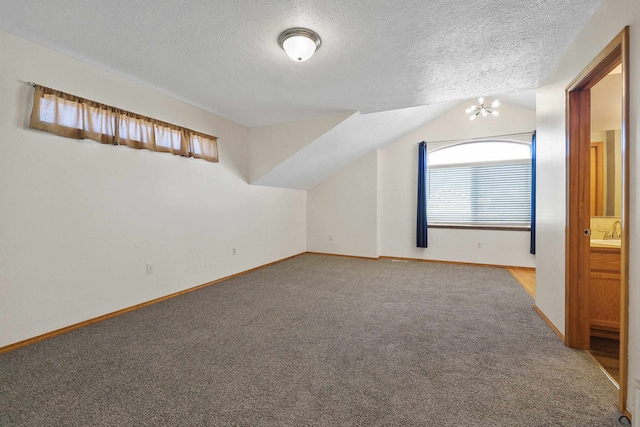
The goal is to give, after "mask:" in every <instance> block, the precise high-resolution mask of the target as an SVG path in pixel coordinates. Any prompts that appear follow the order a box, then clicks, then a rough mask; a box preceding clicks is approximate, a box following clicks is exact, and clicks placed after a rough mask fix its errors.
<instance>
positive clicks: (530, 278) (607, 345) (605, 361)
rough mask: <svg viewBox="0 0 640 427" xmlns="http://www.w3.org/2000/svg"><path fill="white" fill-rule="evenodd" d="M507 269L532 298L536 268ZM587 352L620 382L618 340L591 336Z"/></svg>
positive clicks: (534, 290) (534, 289) (612, 377)
mask: <svg viewBox="0 0 640 427" xmlns="http://www.w3.org/2000/svg"><path fill="white" fill-rule="evenodd" d="M507 271H509V273H511V275H512V276H513V277H514V278H515V279H516V280H517V281H518V283H520V285H522V287H523V288H524V289H525V290H526V291H527V293H528V294H529V295H531V297H532V298H535V297H536V270H535V269H533V268H517V267H509V268H507ZM589 353H590V354H591V356H593V358H594V359H595V360H596V361H597V362H598V363H599V364H600V366H602V369H603V370H604V371H605V372H606V373H607V374H608V375H609V377H610V378H611V379H613V381H615V382H616V384H620V341H618V340H615V339H610V338H600V337H591V341H590V348H589Z"/></svg>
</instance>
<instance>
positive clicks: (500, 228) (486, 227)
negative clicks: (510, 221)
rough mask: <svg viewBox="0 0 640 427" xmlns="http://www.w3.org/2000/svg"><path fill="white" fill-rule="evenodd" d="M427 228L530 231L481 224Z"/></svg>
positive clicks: (443, 225) (440, 225)
mask: <svg viewBox="0 0 640 427" xmlns="http://www.w3.org/2000/svg"><path fill="white" fill-rule="evenodd" d="M427 227H428V228H447V229H453V230H456V229H457V230H498V231H531V227H528V226H518V225H481V224H429V225H428V226H427Z"/></svg>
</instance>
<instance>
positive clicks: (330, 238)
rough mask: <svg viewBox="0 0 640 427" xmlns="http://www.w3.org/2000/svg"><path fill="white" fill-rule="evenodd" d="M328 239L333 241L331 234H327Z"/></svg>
mask: <svg viewBox="0 0 640 427" xmlns="http://www.w3.org/2000/svg"><path fill="white" fill-rule="evenodd" d="M329 241H330V242H333V236H332V235H331V234H329Z"/></svg>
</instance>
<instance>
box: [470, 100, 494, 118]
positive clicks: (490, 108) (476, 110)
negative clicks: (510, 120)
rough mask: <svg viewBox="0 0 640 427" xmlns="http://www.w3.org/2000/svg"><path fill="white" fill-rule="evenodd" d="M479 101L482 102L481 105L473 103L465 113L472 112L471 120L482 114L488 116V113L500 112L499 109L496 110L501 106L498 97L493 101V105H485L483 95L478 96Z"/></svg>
mask: <svg viewBox="0 0 640 427" xmlns="http://www.w3.org/2000/svg"><path fill="white" fill-rule="evenodd" d="M478 102H479V103H480V106H479V107H476V106H475V105H472V106H471V107H469V108H467V109H466V110H465V113H467V114H469V113H471V117H469V120H475V118H476V117H478V116H479V115H480V114H482V117H486V116H487V115H488V114H491V115H492V116H497V115H498V114H500V113H499V112H498V111H496V110H495V109H496V108H498V107H499V106H500V101H498V100H497V99H496V100H495V101H493V102H492V103H491V105H487V106H485V105H484V98H482V97H480V98H478Z"/></svg>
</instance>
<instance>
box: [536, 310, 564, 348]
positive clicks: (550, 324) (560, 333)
mask: <svg viewBox="0 0 640 427" xmlns="http://www.w3.org/2000/svg"><path fill="white" fill-rule="evenodd" d="M533 309H534V310H535V312H536V313H538V315H539V316H540V317H542V320H544V321H545V322H546V323H547V325H549V327H550V328H551V330H552V331H553V332H555V334H556V335H557V336H558V338H560V340H561V341H562V342H563V343H565V344H566V341H565V338H564V335H563V334H562V332H560V330H559V329H558V328H556V325H554V324H553V322H551V320H549V318H548V317H547V316H546V315H545V314H544V313H543V312H542V310H540V309H539V308H538V306H537V305H534V306H533Z"/></svg>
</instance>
